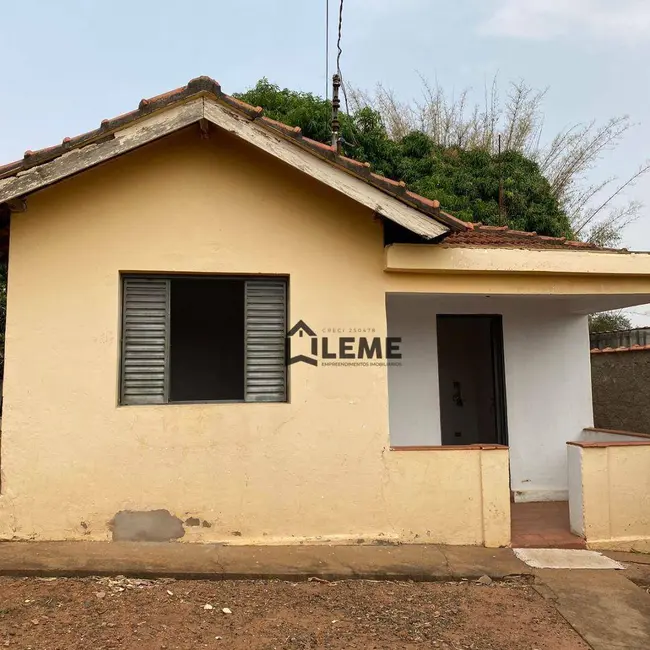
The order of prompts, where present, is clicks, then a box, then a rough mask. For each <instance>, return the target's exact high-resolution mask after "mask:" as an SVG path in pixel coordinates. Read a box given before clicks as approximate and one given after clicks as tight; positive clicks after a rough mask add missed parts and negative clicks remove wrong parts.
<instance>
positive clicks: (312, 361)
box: [287, 320, 318, 366]
mask: <svg viewBox="0 0 650 650" xmlns="http://www.w3.org/2000/svg"><path fill="white" fill-rule="evenodd" d="M294 336H297V337H299V338H302V337H304V336H308V337H309V338H310V339H311V353H312V355H313V356H309V357H308V356H306V355H304V354H299V355H297V356H295V357H290V358H289V365H291V364H292V363H299V362H301V361H302V362H303V363H306V364H309V365H310V366H317V365H318V358H317V357H316V355H317V354H318V338H317V337H316V332H314V330H313V329H311V327H309V325H307V323H305V321H303V320H299V321H298V322H297V323H296V324H295V325H294V326H293V327H292V328H291V329H290V330H289V331H288V332H287V338H288V339H291V338H293V337H294Z"/></svg>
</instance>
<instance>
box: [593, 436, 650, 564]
mask: <svg viewBox="0 0 650 650" xmlns="http://www.w3.org/2000/svg"><path fill="white" fill-rule="evenodd" d="M581 457H582V458H581V466H582V507H583V517H584V530H585V539H586V540H587V545H588V547H589V548H595V549H599V548H600V549H614V550H623V551H630V550H634V551H640V552H645V553H648V552H650V445H647V444H646V445H644V444H635V443H630V444H618V445H612V446H598V447H596V446H591V447H589V446H585V447H582V448H581Z"/></svg>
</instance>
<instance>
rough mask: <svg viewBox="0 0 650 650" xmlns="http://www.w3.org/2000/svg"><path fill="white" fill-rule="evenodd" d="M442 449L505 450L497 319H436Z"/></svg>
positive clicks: (499, 324) (502, 373) (499, 321)
mask: <svg viewBox="0 0 650 650" xmlns="http://www.w3.org/2000/svg"><path fill="white" fill-rule="evenodd" d="M437 328H438V378H439V384H440V424H441V431H442V444H443V445H475V444H501V445H507V444H508V427H507V417H506V394H505V370H504V358H503V321H502V318H501V316H493V315H489V316H485V315H480V316H478V315H477V316H474V315H471V316H465V315H460V316H458V315H439V316H438V318H437Z"/></svg>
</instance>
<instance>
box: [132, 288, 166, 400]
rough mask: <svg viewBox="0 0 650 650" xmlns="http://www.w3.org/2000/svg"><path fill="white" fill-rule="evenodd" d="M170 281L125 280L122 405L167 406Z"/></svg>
mask: <svg viewBox="0 0 650 650" xmlns="http://www.w3.org/2000/svg"><path fill="white" fill-rule="evenodd" d="M168 343H169V280H164V279H157V278H125V279H124V287H123V305H122V381H121V400H120V401H121V403H122V404H164V403H165V402H167V394H168V391H167V386H168V372H167V368H168V363H167V360H168V349H169V345H168Z"/></svg>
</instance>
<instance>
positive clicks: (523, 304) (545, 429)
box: [386, 293, 650, 548]
mask: <svg viewBox="0 0 650 650" xmlns="http://www.w3.org/2000/svg"><path fill="white" fill-rule="evenodd" d="M647 299H648V296H647V295H643V296H635V297H633V298H632V297H630V296H628V297H621V296H618V297H617V296H612V295H607V296H589V295H579V296H551V295H495V296H491V295H487V294H486V295H449V294H428V293H410V294H406V293H394V294H388V295H387V303H386V309H387V323H388V335H389V336H391V337H398V338H401V341H402V343H401V352H402V361H401V365H399V366H390V367H389V368H388V389H389V390H388V393H389V424H390V440H391V446H392V447H393V448H399V449H403V450H406V449H420V450H427V449H454V448H463V447H467V446H472V445H500V446H504V447H507V448H508V457H509V458H508V465H509V469H508V472H509V474H508V475H507V476H504V477H502V479H500V481H503V482H507V483H508V484H509V489H510V494H511V503H510V505H509V510H510V515H511V516H510V521H511V526H510V529H509V530H508V532H507V534H506V535H507V536H508V537H509V538H510V542H511V545H512V546H519V547H559V548H584V547H585V546H586V545H589V544H590V542H591V540H590V539H589V536H588V535H586V534H585V531H584V530H582V529H580V528H578V527H576V526H575V525H573V519H575V516H574V513H575V512H576V507H577V506H575V505H573V502H574V501H576V499H577V498H580V497H576V487H575V485H574V486H573V487H572V486H571V478H570V472H569V468H568V463H567V443H569V444H573V443H575V444H576V445H581V444H582V443H585V442H590V441H593V440H601V438H602V436H603V434H602V433H597V432H595V431H594V430H593V429H591V428H590V427H591V426H592V424H593V405H592V395H591V370H590V351H589V333H588V318H587V316H588V314H589V313H592V312H594V311H600V310H602V309H606V308H611V307H612V306H614V305H619V306H622V303H626V302H629V301H630V300H632V301H641V300H647ZM619 438H620V436H619ZM646 442H650V441H646ZM649 448H650V446H649ZM617 462H618V461H617ZM619 471H620V470H619ZM648 474H649V475H650V467H648ZM458 480H459V481H462V480H463V479H462V477H460V476H459V477H458ZM570 502H571V504H572V505H571V508H570V507H569V503H570ZM579 507H580V508H582V505H581V506H579ZM585 537H586V541H585ZM603 548H607V546H603Z"/></svg>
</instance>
